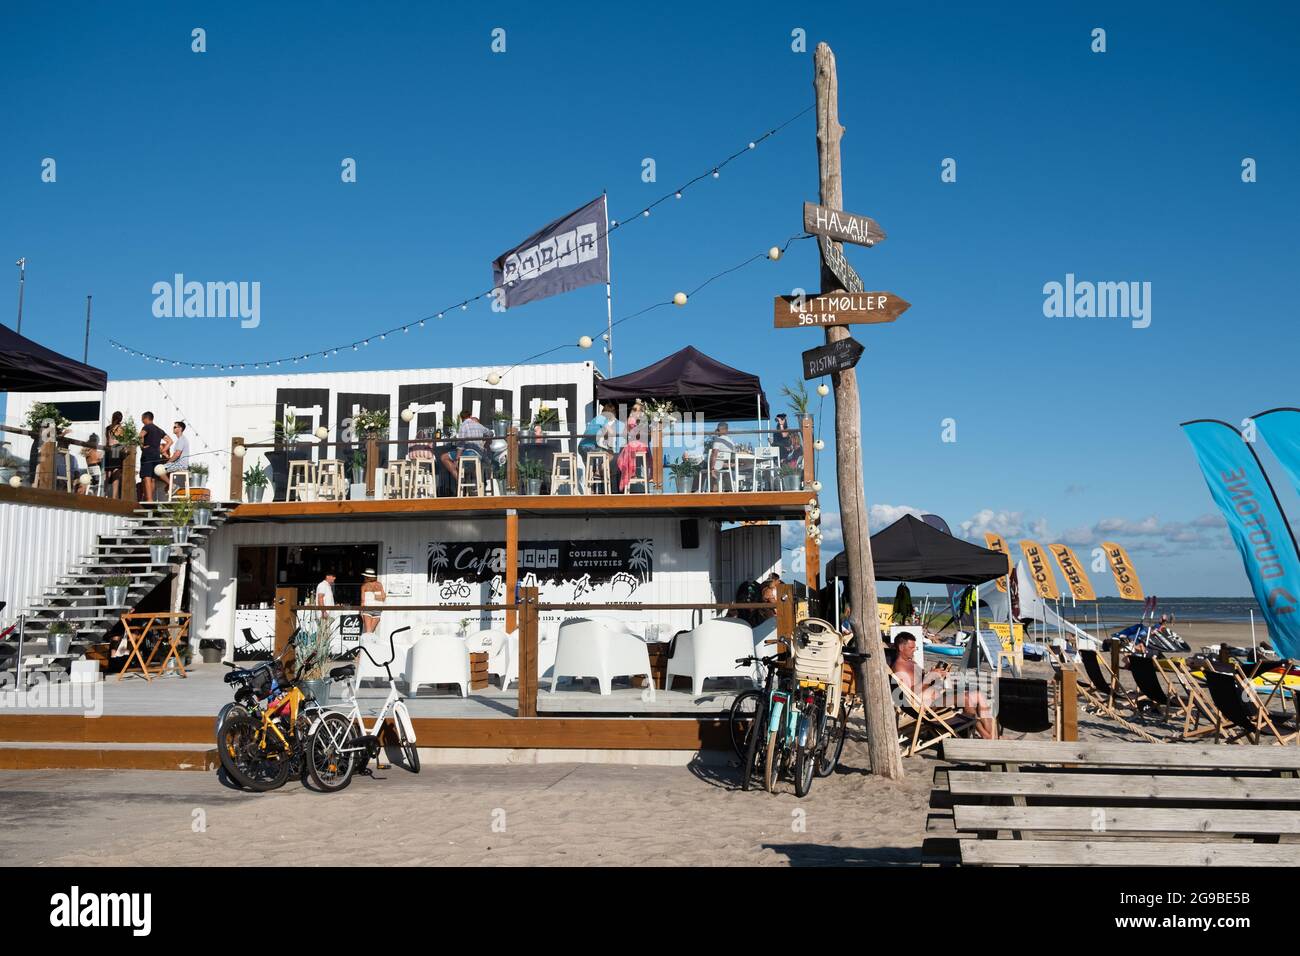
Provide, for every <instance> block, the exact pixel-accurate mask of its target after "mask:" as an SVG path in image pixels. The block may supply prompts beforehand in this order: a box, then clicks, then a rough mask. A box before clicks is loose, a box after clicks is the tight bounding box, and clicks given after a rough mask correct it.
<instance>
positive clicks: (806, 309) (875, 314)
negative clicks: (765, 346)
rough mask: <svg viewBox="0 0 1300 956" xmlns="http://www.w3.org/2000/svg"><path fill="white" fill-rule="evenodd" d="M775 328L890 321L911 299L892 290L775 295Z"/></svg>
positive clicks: (907, 307) (906, 307) (801, 327)
mask: <svg viewBox="0 0 1300 956" xmlns="http://www.w3.org/2000/svg"><path fill="white" fill-rule="evenodd" d="M773 307H774V310H775V323H774V324H775V326H776V328H778V329H803V328H822V327H824V326H827V325H874V324H877V323H880V322H893V321H894V320H895V319H896V318H898V317H899V316H900V315H902V314H903V313H904V312H906V311H907V310H908V309H910V308H911V307H912V303H910V302H908V301H906V300H905V299H901V298H899V297H898V296H896V295H894V293H892V292H828V293H826V294H825V295H815V296H807V297H804V298H803V300H802V303H801V302H800V298H799V297H796V296H791V295H778V296H777V297H776V299H775V300H774V302H773Z"/></svg>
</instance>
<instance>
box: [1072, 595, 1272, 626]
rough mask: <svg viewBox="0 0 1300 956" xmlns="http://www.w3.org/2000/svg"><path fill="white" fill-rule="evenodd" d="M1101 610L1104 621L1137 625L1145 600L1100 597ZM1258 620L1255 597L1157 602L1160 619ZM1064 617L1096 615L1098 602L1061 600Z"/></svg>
mask: <svg viewBox="0 0 1300 956" xmlns="http://www.w3.org/2000/svg"><path fill="white" fill-rule="evenodd" d="M1095 604H1096V605H1097V610H1100V612H1101V619H1102V622H1103V623H1105V622H1108V621H1109V622H1115V621H1127V622H1128V623H1130V624H1136V623H1137V622H1138V621H1139V620H1141V618H1142V602H1140V601H1121V600H1120V599H1119V598H1100V599H1099V600H1097V601H1096V602H1095ZM1252 611H1254V612H1255V620H1256V621H1259V622H1261V623H1262V622H1263V616H1262V615H1261V614H1260V612H1259V604H1258V602H1256V600H1255V599H1254V598H1253V597H1170V598H1167V597H1160V598H1159V599H1158V601H1157V603H1156V620H1159V619H1160V615H1162V614H1168V615H1169V616H1170V617H1171V618H1173V620H1174V621H1175V622H1177V621H1223V622H1230V623H1237V622H1240V623H1243V624H1246V623H1249V622H1250V614H1251V612H1252ZM1061 616H1062V617H1065V618H1068V619H1069V620H1072V621H1074V620H1079V619H1081V618H1088V619H1089V620H1091V619H1092V618H1094V617H1095V616H1096V610H1094V602H1092V601H1088V602H1086V603H1082V604H1079V605H1077V606H1071V604H1070V602H1069V601H1062V602H1061Z"/></svg>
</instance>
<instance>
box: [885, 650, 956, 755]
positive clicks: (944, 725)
mask: <svg viewBox="0 0 1300 956" xmlns="http://www.w3.org/2000/svg"><path fill="white" fill-rule="evenodd" d="M889 678H890V680H892V681H893V682H894V686H895V687H897V688H898V693H899V696H900V697H901V700H902V703H898V701H897V700H896V701H895V707H896V709H897V711H898V736H899V746H902V747H904V748H905V749H904V751H903V756H904V757H910V756H912V755H913V754H915V753H919V752H920V751H922V750H924V749H925V748H926V747H933V746H934V745H935V744H937V743H939V742H940V741H942V740H946V739H947V738H949V737H960V736H962V735H964V734H966V733H967V732H969V731H970V730H971V729H973V728H974V726H975V718H974V717H970V716H968V715H966V714H963V713H961V712H960V711H958V710H957V709H955V708H953V707H941V708H938V709H935V708H934V707H931V706H929V705H928V704H926V703H925V702H924V701H922V700H921V698H920V696H918V695H917V693H916V692H915V691H913V690H912V688H910V687H908V686H907V685H906V684H904V683H903V682H902V681H900V680H899V679H898V675H897V674H895V673H894V672H893V671H890V672H889ZM927 734H928V736H927Z"/></svg>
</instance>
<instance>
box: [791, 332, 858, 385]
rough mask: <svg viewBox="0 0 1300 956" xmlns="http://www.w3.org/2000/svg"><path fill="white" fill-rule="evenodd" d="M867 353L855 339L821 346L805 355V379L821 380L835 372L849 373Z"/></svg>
mask: <svg viewBox="0 0 1300 956" xmlns="http://www.w3.org/2000/svg"><path fill="white" fill-rule="evenodd" d="M863 351H865V350H864V349H863V347H862V343H861V342H859V341H858V340H857V339H854V338H847V339H837V340H836V341H834V342H831V343H830V344H828V345H819V346H817V348H815V349H809V350H808V351H807V352H804V353H803V377H804V378H805V379H809V378H821V377H822V376H823V375H831V374H833V373H835V372H847V371H848V370H849V369H851V368H853V366H855V365H857V364H858V359H860V358H862V353H863Z"/></svg>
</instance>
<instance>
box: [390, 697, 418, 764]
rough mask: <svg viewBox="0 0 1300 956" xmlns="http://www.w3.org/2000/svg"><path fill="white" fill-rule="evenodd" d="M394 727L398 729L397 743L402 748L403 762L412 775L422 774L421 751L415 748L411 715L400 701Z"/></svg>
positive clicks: (394, 718)
mask: <svg viewBox="0 0 1300 956" xmlns="http://www.w3.org/2000/svg"><path fill="white" fill-rule="evenodd" d="M393 726H394V727H395V728H396V729H397V743H398V746H400V747H401V748H402V762H403V763H405V764H406V769H407V770H409V771H411V773H419V772H420V751H419V749H418V748H417V747H416V746H415V729H414V728H413V727H412V726H411V715H410V714H408V713H407V712H406V706H405V705H404V704H402V703H401V702H400V701H399V702H398V705H397V707H396V708H394V709H393Z"/></svg>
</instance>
